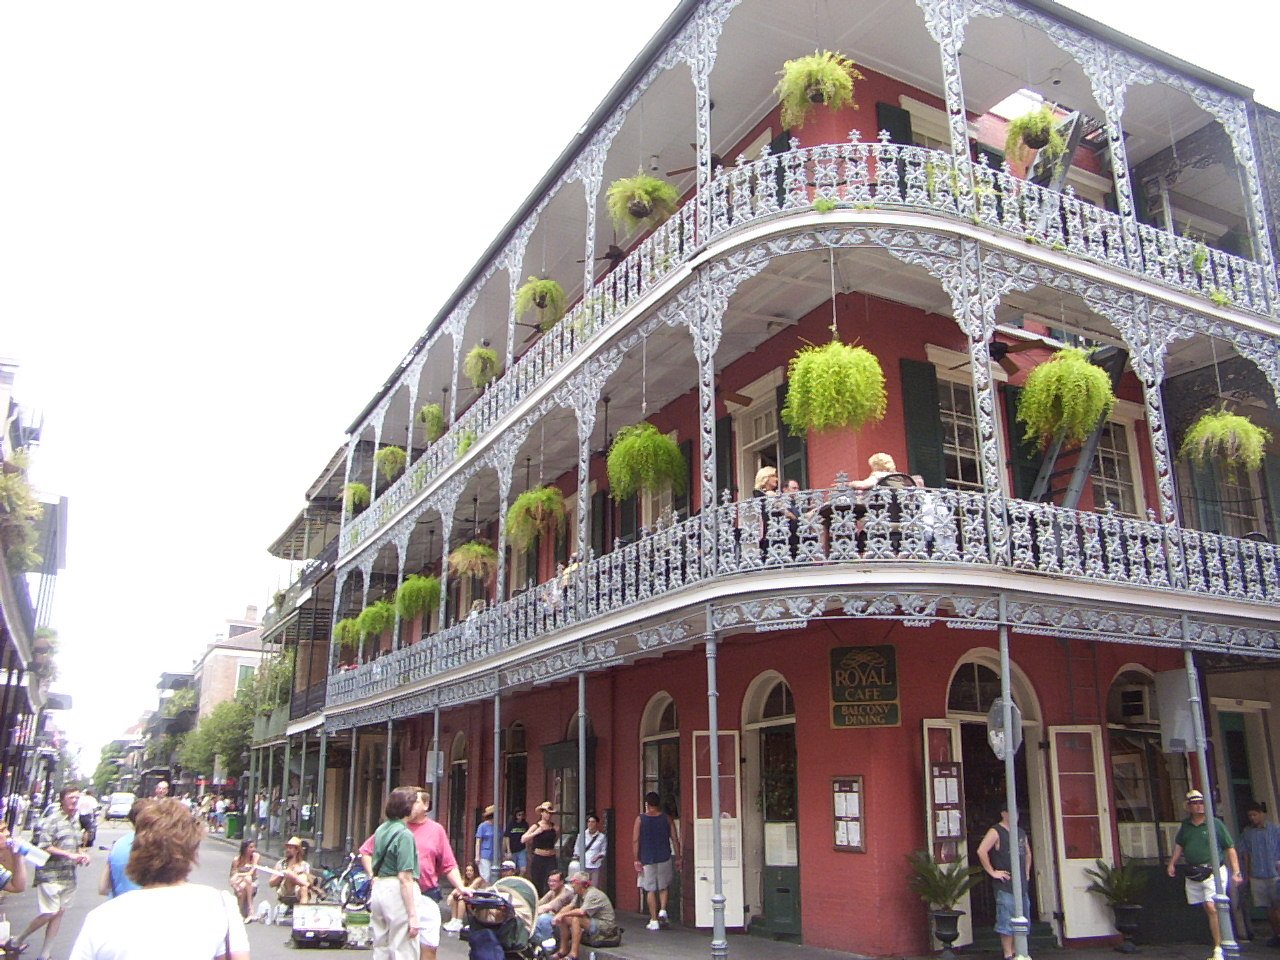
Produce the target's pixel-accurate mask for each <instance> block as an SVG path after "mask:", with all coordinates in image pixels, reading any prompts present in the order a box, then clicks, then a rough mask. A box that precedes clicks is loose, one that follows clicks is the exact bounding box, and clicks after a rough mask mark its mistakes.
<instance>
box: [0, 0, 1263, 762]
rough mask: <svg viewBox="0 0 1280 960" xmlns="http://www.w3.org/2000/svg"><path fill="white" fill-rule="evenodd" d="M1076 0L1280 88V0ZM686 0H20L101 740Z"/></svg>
mask: <svg viewBox="0 0 1280 960" xmlns="http://www.w3.org/2000/svg"><path fill="white" fill-rule="evenodd" d="M778 2H791V0H778ZM826 2H853V0H826ZM1068 5H1069V6H1071V7H1074V8H1076V9H1078V10H1080V11H1081V12H1083V13H1086V14H1088V15H1090V16H1093V17H1097V18H1099V19H1102V20H1104V21H1105V22H1107V23H1109V24H1110V25H1112V26H1114V27H1116V28H1117V29H1120V30H1122V31H1124V32H1126V33H1129V34H1131V35H1133V36H1136V37H1140V38H1141V39H1143V40H1144V41H1146V42H1148V43H1150V44H1152V45H1154V46H1157V47H1160V48H1162V49H1165V50H1168V51H1169V52H1171V53H1174V54H1176V55H1178V56H1180V57H1182V58H1184V59H1187V60H1190V61H1191V62H1193V63H1197V64H1199V65H1201V66H1204V67H1206V68H1207V69H1210V70H1213V71H1215V72H1217V73H1220V74H1222V75H1224V76H1227V77H1230V78H1231V79H1233V80H1236V81H1238V82H1241V83H1244V84H1247V85H1250V86H1253V87H1254V88H1256V90H1257V91H1258V98H1259V99H1260V100H1262V101H1263V102H1265V103H1268V104H1271V105H1276V106H1280V71H1277V68H1276V58H1275V50H1274V30H1272V29H1270V28H1264V24H1263V23H1262V17H1263V12H1264V10H1265V9H1267V8H1264V7H1263V5H1262V4H1261V3H1259V2H1248V3H1245V2H1237V0H1228V2H1226V3H1223V4H1219V5H1218V6H1217V7H1215V8H1214V15H1213V16H1206V13H1205V7H1204V5H1203V4H1202V3H1196V4H1192V3H1190V2H1183V0H1166V2H1162V3H1155V2H1150V0H1130V2H1128V3H1123V4H1120V3H1115V2H1114V0H1107V2H1104V0H1072V2H1071V3H1069V4H1068ZM674 6H675V4H674V0H653V2H638V3H628V4H621V3H603V2H601V0H549V2H544V3H538V4H534V3H528V2H513V0H489V2H484V3H477V4H458V5H456V6H455V5H453V4H427V3H425V2H414V3H409V2H391V0H388V2H372V3H354V2H348V3H334V2H323V0H307V2H284V0H252V2H241V0H229V2H225V0H224V2H219V3H210V2H205V3H192V2H175V0H157V2H106V3H104V2H101V0H91V2H74V0H71V2H61V3H42V2H37V0H28V2H25V3H23V2H10V3H6V4H3V5H0V137H2V138H3V149H0V356H3V357H8V358H11V359H14V360H16V361H18V362H19V363H20V364H21V369H20V371H19V375H18V383H17V394H18V398H19V400H20V401H21V402H23V403H24V405H26V406H27V407H28V408H32V409H35V410H37V411H39V412H41V413H42V414H43V416H44V427H45V430H44V437H43V442H42V444H41V446H40V449H39V451H38V453H37V454H36V457H35V471H34V477H35V480H36V482H37V484H38V485H39V486H40V487H41V489H42V490H43V491H44V492H45V493H47V494H50V495H59V494H61V495H65V496H67V497H69V498H70V501H71V523H70V550H69V565H68V569H67V570H66V572H65V573H64V575H63V576H62V577H61V578H60V581H59V585H58V593H57V607H56V613H55V618H54V625H55V626H56V627H57V628H58V630H59V632H60V634H61V637H62V652H61V654H60V655H59V669H60V671H61V679H60V680H59V682H58V684H57V688H58V689H61V690H65V691H67V692H69V693H71V694H72V696H73V698H74V700H75V709H74V710H73V711H72V712H71V713H70V714H67V715H64V716H63V717H62V718H61V720H62V722H63V724H64V726H65V727H66V728H67V729H68V730H69V732H70V734H71V737H72V739H73V740H74V741H76V742H78V743H79V744H80V745H82V746H83V748H84V755H83V757H82V761H81V766H82V768H83V769H85V770H86V772H87V771H89V770H92V768H93V766H94V764H95V762H96V757H97V753H98V750H99V748H100V747H101V745H102V744H103V743H104V742H106V741H107V740H110V739H112V738H114V737H116V736H119V735H120V733H121V732H122V731H123V730H124V729H125V727H127V726H128V725H129V724H130V723H132V722H133V721H134V720H136V719H137V717H138V715H139V713H140V712H141V711H142V710H144V709H146V708H148V707H149V706H153V705H154V703H155V697H156V691H155V682H156V678H157V675H158V674H159V672H160V671H162V670H184V669H189V668H190V666H191V664H192V662H193V660H194V659H195V658H196V657H197V656H199V655H200V653H201V652H202V651H203V649H204V646H205V645H206V644H207V643H208V642H209V641H210V640H212V639H213V637H214V636H215V634H217V633H219V632H221V631H222V630H223V629H224V626H223V621H224V620H225V619H227V618H229V617H237V616H240V615H242V614H243V612H244V608H245V606H246V605H247V604H251V603H252V604H257V605H258V607H259V608H260V609H265V607H266V606H267V604H268V603H269V602H270V596H271V593H272V592H273V591H274V590H275V589H276V588H277V587H279V586H282V585H283V584H284V581H283V580H282V577H284V576H287V572H284V571H282V570H281V565H280V564H279V563H277V562H275V561H272V560H271V559H270V558H269V557H268V556H267V554H266V546H267V545H268V544H269V543H270V542H271V541H272V540H273V539H275V537H276V536H277V535H278V534H279V533H280V532H281V531H282V530H283V528H284V526H285V524H286V523H287V522H288V521H289V520H290V519H291V518H292V517H293V516H294V514H295V513H296V511H297V510H299V509H300V508H301V506H302V495H303V492H304V491H305V489H306V487H307V485H308V484H309V483H310V482H311V480H312V479H313V478H314V477H315V476H316V474H317V473H318V472H319V470H320V469H321V467H322V466H323V465H324V463H325V462H326V461H327V459H328V457H329V455H330V454H331V453H332V452H333V451H334V450H335V449H336V448H337V446H338V445H339V444H340V443H341V442H342V441H343V434H342V431H343V429H344V428H345V427H346V426H347V424H348V423H350V422H351V420H352V419H354V417H355V416H356V415H357V414H358V413H359V412H360V410H361V409H362V408H363V406H364V404H365V403H366V401H367V400H368V399H369V397H370V396H371V395H372V394H373V392H374V391H375V390H376V389H377V388H378V387H379V386H380V385H381V383H382V382H383V380H384V379H385V378H386V377H387V376H388V374H389V373H390V372H391V370H392V368H393V367H394V365H395V363H396V362H397V361H398V359H399V358H400V356H402V355H403V353H404V352H405V350H406V349H407V348H408V347H409V346H410V345H411V344H412V343H413V341H414V340H415V339H416V338H417V336H418V335H419V334H420V333H421V332H422V331H423V329H424V327H425V325H426V323H427V322H428V321H429V320H430V319H431V318H432V317H433V316H434V315H435V313H436V312H437V311H438V310H439V309H440V307H441V306H442V304H443V301H444V300H445V298H446V297H447V296H448V294H449V293H450V292H451V291H452V290H453V289H454V287H455V286H457V284H458V283H459V282H460V281H461V279H462V277H463V276H464V274H465V273H466V272H467V270H468V269H469V268H470V267H471V266H472V264H473V263H474V261H475V260H476V258H477V257H478V256H479V255H480V254H481V253H482V252H483V250H484V248H485V247H486V246H487V245H488V243H489V242H490V241H491V240H492V239H493V238H494V236H495V235H496V234H497V232H498V230H499V229H500V228H501V227H502V225H503V224H504V223H505V222H506V221H507V219H508V218H509V217H510V216H511V214H512V213H513V212H514V210H515V208H516V206H517V205H518V204H519V202H520V201H521V200H523V199H524V197H525V196H526V195H527V193H528V192H529V190H531V189H532V187H533V185H534V184H535V182H536V181H537V180H538V178H539V177H540V176H541V175H542V173H543V172H544V171H545V170H546V168H547V167H548V166H549V164H550V163H551V161H552V160H553V159H554V158H555V156H556V155H558V154H559V152H560V150H561V149H562V148H563V147H564V145H565V144H566V143H567V142H568V141H569V140H570V138H571V137H572V136H573V134H574V132H575V131H576V130H577V128H578V127H579V126H580V125H581V124H582V122H583V121H584V120H585V119H586V118H587V116H588V115H589V114H590V112H591V111H592V110H593V109H594V108H595V106H596V105H597V103H598V102H599V101H600V99H601V98H602V97H603V96H604V94H605V92H606V91H607V90H608V88H609V87H610V86H611V85H612V84H613V83H614V81H615V80H616V79H617V77H618V76H619V74H620V73H621V72H622V70H623V69H624V68H625V67H626V65H627V64H628V63H629V62H630V61H631V59H632V58H633V57H634V56H635V54H636V53H638V52H639V50H640V49H641V48H642V47H643V45H644V44H645V43H646V42H647V41H648V39H649V38H650V36H651V35H652V34H653V32H654V31H655V30H656V29H657V27H658V25H659V24H660V23H661V22H662V20H663V19H665V17H666V16H667V14H668V13H669V12H670V11H671V10H672V9H673V8H674ZM797 52H798V53H801V52H805V51H797ZM771 69H772V68H771ZM475 97H478V98H479V99H480V100H481V101H482V102H483V103H485V106H484V107H482V108H476V107H474V106H472V105H471V101H472V99H473V98H475ZM477 117H484V118H486V123H485V127H484V128H483V129H475V128H473V127H472V123H473V121H474V120H475V119H476V118H477ZM485 138H488V142H489V143H491V144H492V146H493V149H482V150H478V151H477V150H473V149H467V148H468V146H474V145H475V144H476V143H477V142H481V143H483V142H485Z"/></svg>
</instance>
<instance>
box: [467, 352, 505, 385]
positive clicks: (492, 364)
mask: <svg viewBox="0 0 1280 960" xmlns="http://www.w3.org/2000/svg"><path fill="white" fill-rule="evenodd" d="M462 372H463V374H465V375H466V378H467V379H468V380H470V381H471V385H472V386H473V387H475V388H476V389H477V390H483V389H484V388H485V387H487V386H488V385H489V384H491V383H492V382H493V381H494V378H495V377H497V376H498V354H497V351H495V350H493V349H492V348H491V347H486V346H482V345H481V344H476V345H475V346H474V347H472V348H471V351H470V352H469V353H468V354H467V358H466V359H465V360H463V361H462Z"/></svg>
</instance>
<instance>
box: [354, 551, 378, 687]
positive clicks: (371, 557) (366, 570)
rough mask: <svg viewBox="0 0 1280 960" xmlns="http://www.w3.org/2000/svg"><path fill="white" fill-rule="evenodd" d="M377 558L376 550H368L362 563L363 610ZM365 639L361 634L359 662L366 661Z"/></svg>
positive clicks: (361, 589)
mask: <svg viewBox="0 0 1280 960" xmlns="http://www.w3.org/2000/svg"><path fill="white" fill-rule="evenodd" d="M377 559H378V558H377V555H376V554H375V553H374V551H372V550H370V551H368V552H367V555H366V557H365V559H364V560H363V561H361V563H360V574H361V579H362V580H363V581H364V582H363V583H361V585H360V609H361V610H363V609H364V608H365V607H367V606H369V578H370V577H372V576H373V564H374V561H375V560H377ZM364 641H365V636H364V634H361V635H360V646H359V647H358V648H357V649H356V662H357V663H364V654H365V646H364Z"/></svg>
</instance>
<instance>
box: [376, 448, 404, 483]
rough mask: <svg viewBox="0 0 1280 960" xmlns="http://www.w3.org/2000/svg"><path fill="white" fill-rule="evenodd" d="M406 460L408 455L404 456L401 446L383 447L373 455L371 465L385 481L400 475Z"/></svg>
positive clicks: (388, 481)
mask: <svg viewBox="0 0 1280 960" xmlns="http://www.w3.org/2000/svg"><path fill="white" fill-rule="evenodd" d="M407 462H408V457H406V456H405V452H404V450H403V449H402V448H401V447H383V448H382V449H381V450H379V451H378V452H377V453H375V454H374V455H373V465H374V466H375V467H377V468H378V474H379V475H380V476H381V477H382V479H383V480H385V481H387V483H390V482H391V481H392V480H394V479H395V478H396V477H398V476H400V474H401V473H402V472H403V471H404V465H405V464H406V463H407Z"/></svg>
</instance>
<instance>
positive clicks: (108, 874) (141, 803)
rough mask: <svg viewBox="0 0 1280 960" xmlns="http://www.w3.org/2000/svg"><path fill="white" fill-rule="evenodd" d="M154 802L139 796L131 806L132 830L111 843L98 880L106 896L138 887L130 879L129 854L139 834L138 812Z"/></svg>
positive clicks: (130, 819)
mask: <svg viewBox="0 0 1280 960" xmlns="http://www.w3.org/2000/svg"><path fill="white" fill-rule="evenodd" d="M153 802H154V801H152V800H147V799H145V798H139V799H137V800H135V801H133V804H132V805H131V806H130V807H129V827H130V830H129V832H128V833H126V834H125V835H124V836H123V837H121V838H120V839H118V840H117V841H116V842H115V843H113V844H112V845H111V852H110V853H108V854H107V864H106V866H105V867H103V868H102V877H101V879H99V880H98V893H100V894H102V895H103V896H104V897H118V896H120V895H121V894H122V893H128V892H129V891H130V890H137V889H138V885H137V884H136V883H134V882H133V881H132V880H130V879H129V875H128V873H127V871H126V867H128V865H129V855H130V854H131V853H132V852H133V841H134V838H135V837H136V836H137V826H138V814H139V813H141V812H142V808H143V807H145V806H146V805H147V804H148V803H153Z"/></svg>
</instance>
